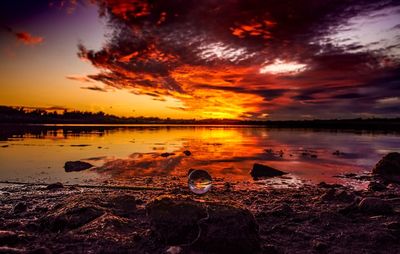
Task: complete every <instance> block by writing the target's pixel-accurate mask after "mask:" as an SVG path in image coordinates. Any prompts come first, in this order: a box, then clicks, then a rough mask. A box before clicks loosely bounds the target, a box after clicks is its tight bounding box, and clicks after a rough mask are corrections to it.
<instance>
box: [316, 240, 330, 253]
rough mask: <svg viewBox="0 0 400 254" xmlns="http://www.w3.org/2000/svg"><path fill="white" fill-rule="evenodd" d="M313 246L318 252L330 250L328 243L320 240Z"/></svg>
mask: <svg viewBox="0 0 400 254" xmlns="http://www.w3.org/2000/svg"><path fill="white" fill-rule="evenodd" d="M312 246H313V248H314V249H315V250H316V251H317V252H322V251H325V250H326V249H327V248H328V245H327V244H326V243H324V242H321V241H318V240H315V241H313V242H312Z"/></svg>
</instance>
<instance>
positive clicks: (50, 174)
mask: <svg viewBox="0 0 400 254" xmlns="http://www.w3.org/2000/svg"><path fill="white" fill-rule="evenodd" d="M0 137H1V140H2V141H0V168H1V171H0V179H1V180H23V181H34V180H38V179H40V180H43V181H52V180H60V181H69V182H76V183H80V182H82V181H87V180H89V179H90V180H93V181H103V180H104V179H114V180H121V181H127V180H128V181H129V179H130V178H132V177H136V176H167V175H178V176H179V175H180V176H186V175H187V171H188V169H190V168H196V169H205V170H207V171H209V172H210V173H211V174H212V175H213V176H217V177H223V178H226V179H229V180H234V181H252V180H251V176H250V175H249V171H250V169H251V167H252V165H253V163H255V162H258V163H264V164H266V165H269V166H272V167H275V168H277V169H280V170H282V171H286V172H289V173H291V174H290V175H291V177H292V178H293V179H302V180H306V181H312V182H319V181H327V182H342V181H346V180H345V179H341V178H336V177H334V176H336V175H339V174H342V173H348V172H356V173H359V172H362V171H365V170H370V169H371V168H372V166H373V165H374V164H375V163H376V162H377V161H378V160H379V159H380V158H381V157H382V156H383V155H384V154H386V153H388V152H390V151H396V150H397V151H398V148H399V147H400V139H399V136H398V135H397V134H376V133H352V132H336V131H335V132H321V131H310V130H288V129H265V128H259V127H258V128H257V127H243V126H242V127H230V126H225V127H215V126H197V127H194V126H189V127H188V126H185V127H183V126H177V127H165V126H151V127H148V126H119V127H115V126H95V127H93V126H64V127H61V126H44V127H43V126H30V127H26V126H25V127H19V128H15V127H14V128H2V129H1V132H0ZM188 151H190V154H189V153H188ZM336 151H339V153H336ZM68 160H82V161H86V162H90V163H91V164H93V165H95V167H94V168H92V169H90V170H87V171H83V172H74V173H65V172H64V170H63V165H64V163H65V162H66V161H68Z"/></svg>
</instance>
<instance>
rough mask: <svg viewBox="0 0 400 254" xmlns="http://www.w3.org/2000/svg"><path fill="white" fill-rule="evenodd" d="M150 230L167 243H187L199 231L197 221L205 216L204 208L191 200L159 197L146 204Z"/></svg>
mask: <svg viewBox="0 0 400 254" xmlns="http://www.w3.org/2000/svg"><path fill="white" fill-rule="evenodd" d="M146 211H147V215H148V216H149V217H150V221H151V227H152V230H153V231H154V232H155V233H156V234H158V235H159V237H160V238H161V239H163V241H164V242H165V243H166V244H168V245H173V246H174V245H181V244H188V243H191V242H192V241H194V240H195V239H196V237H197V235H198V233H199V227H198V225H197V222H198V221H199V220H200V219H202V218H205V217H206V215H207V214H206V211H205V209H204V208H203V207H202V206H201V205H200V204H199V203H197V202H194V201H193V200H190V199H188V200H174V199H171V198H169V197H161V198H159V199H156V200H154V201H152V202H151V203H149V204H148V205H147V206H146Z"/></svg>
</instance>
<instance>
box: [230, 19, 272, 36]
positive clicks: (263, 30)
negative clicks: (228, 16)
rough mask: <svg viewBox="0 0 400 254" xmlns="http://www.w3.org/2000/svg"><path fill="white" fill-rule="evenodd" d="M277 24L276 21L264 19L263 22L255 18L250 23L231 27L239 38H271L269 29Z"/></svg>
mask: <svg viewBox="0 0 400 254" xmlns="http://www.w3.org/2000/svg"><path fill="white" fill-rule="evenodd" d="M275 25H276V22H273V21H270V20H264V21H261V22H258V21H255V20H253V21H251V22H249V23H244V24H239V25H237V26H235V27H231V28H230V29H231V31H232V34H233V35H235V36H237V37H239V38H245V37H249V36H254V37H261V38H264V39H270V38H271V37H272V35H271V32H270V31H269V30H270V29H271V28H272V27H274V26H275Z"/></svg>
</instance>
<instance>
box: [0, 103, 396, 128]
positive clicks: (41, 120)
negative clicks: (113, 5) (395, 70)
mask: <svg viewBox="0 0 400 254" xmlns="http://www.w3.org/2000/svg"><path fill="white" fill-rule="evenodd" d="M58 111H60V110H58ZM0 123H2V124H196V125H201V124H209V125H260V126H266V127H276V128H323V129H327V128H328V129H360V130H390V131H398V132H400V118H367V119H363V118H354V119H330V120H320V119H314V120H287V121H274V120H236V119H171V118H159V117H144V116H139V117H119V116H115V115H110V114H106V113H104V112H102V111H100V112H88V111H84V112H83V111H76V110H74V111H68V110H64V111H62V112H57V110H54V111H49V110H46V109H33V110H28V109H25V108H24V107H10V106H0Z"/></svg>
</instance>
